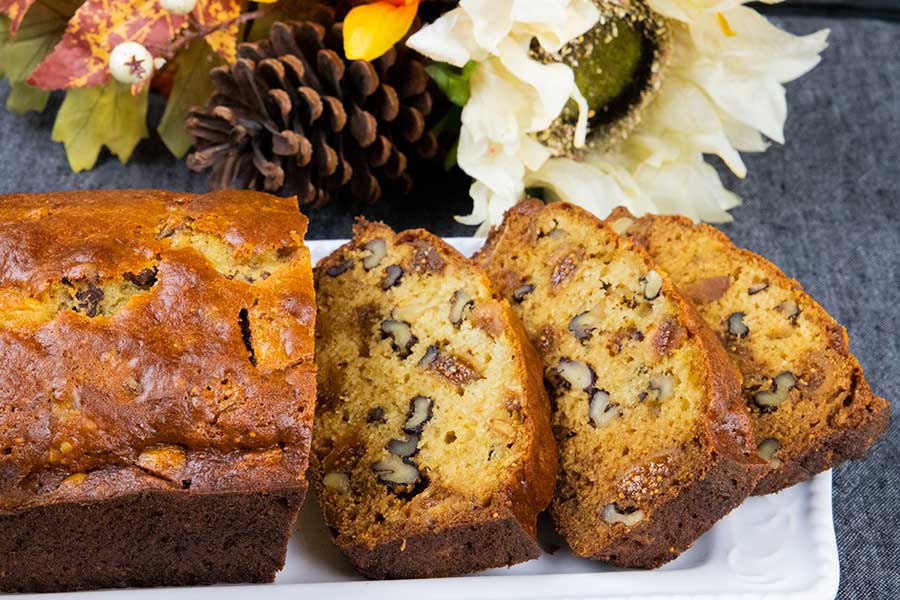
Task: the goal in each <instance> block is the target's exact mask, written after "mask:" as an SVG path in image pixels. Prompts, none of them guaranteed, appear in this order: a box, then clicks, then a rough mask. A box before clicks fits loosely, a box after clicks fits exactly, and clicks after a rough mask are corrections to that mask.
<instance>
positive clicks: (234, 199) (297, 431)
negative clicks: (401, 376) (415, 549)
mask: <svg viewBox="0 0 900 600" xmlns="http://www.w3.org/2000/svg"><path fill="white" fill-rule="evenodd" d="M305 231H306V219H305V218H304V217H303V216H302V215H301V214H300V213H299V212H298V211H297V209H296V204H295V201H293V200H287V199H278V198H274V197H270V196H266V195H263V194H257V193H251V192H222V193H213V194H207V195H202V196H196V195H191V194H176V193H168V192H157V191H102V192H100V191H98V192H68V193H61V194H44V195H14V196H4V197H2V198H0V356H2V361H0V589H2V590H4V591H29V592H34V591H41V592H47V591H61V590H77V589H88V588H100V587H120V586H153V585H193V584H204V583H214V582H265V581H271V580H272V579H273V578H274V576H275V573H276V571H278V570H279V569H280V568H281V567H282V565H283V563H284V557H285V550H286V545H287V539H288V536H289V535H290V533H291V529H292V526H293V523H294V521H295V518H296V515H297V511H298V508H299V506H300V503H301V501H302V498H303V495H304V492H305V490H306V484H305V479H304V473H305V471H306V467H307V460H308V455H309V445H310V439H311V431H310V430H311V425H312V417H313V413H314V397H315V364H314V351H313V342H314V328H315V323H314V321H315V295H314V292H313V286H312V271H311V268H310V258H309V252H308V251H307V249H306V247H305V246H304V242H303V236H304V234H305Z"/></svg>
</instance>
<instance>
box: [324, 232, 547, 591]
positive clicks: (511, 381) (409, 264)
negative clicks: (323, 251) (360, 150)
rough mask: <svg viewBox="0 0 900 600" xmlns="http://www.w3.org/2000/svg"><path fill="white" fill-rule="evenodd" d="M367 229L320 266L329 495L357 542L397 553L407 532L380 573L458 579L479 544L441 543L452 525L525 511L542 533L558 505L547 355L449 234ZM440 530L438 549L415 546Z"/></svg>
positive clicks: (525, 525) (345, 534)
mask: <svg viewBox="0 0 900 600" xmlns="http://www.w3.org/2000/svg"><path fill="white" fill-rule="evenodd" d="M354 233H355V235H354V238H353V241H352V242H351V243H350V244H349V245H347V246H344V247H343V248H340V249H339V250H337V251H336V252H335V253H334V254H332V255H331V256H330V257H328V258H327V259H325V260H323V261H322V263H320V264H319V265H318V266H317V267H316V286H317V295H318V307H319V316H318V328H317V332H316V335H317V349H316V361H317V365H318V369H319V370H318V385H319V402H318V406H317V410H316V427H315V433H314V442H313V453H314V461H315V462H316V463H317V464H316V466H315V468H314V469H313V473H314V478H315V479H316V481H317V484H318V485H317V492H318V494H319V498H320V503H321V505H322V508H323V511H324V513H325V518H326V521H327V522H328V523H329V524H330V525H331V527H332V528H333V529H332V530H333V533H334V534H335V536H336V541H337V543H338V545H339V546H341V547H342V548H344V549H345V550H347V549H349V548H353V547H356V548H363V549H375V548H381V549H382V550H383V551H384V552H387V553H390V552H391V551H390V550H387V549H386V546H385V545H386V544H388V543H389V542H391V541H394V542H396V544H395V546H396V548H399V550H400V551H401V552H403V554H404V555H408V556H406V557H404V556H400V557H399V558H397V559H396V561H394V564H392V565H391V566H389V567H388V568H387V571H385V570H380V571H376V572H371V571H370V572H368V573H367V574H369V575H371V576H386V575H387V576H410V575H415V574H418V575H423V574H432V575H434V574H450V572H451V569H452V568H453V567H452V565H455V564H458V563H461V562H466V561H460V557H458V556H456V555H458V554H460V553H466V552H468V553H470V554H471V553H472V550H471V546H470V549H469V550H465V548H466V545H465V543H462V544H457V545H458V546H459V547H455V548H453V547H446V548H445V549H443V550H439V549H438V550H436V549H435V545H437V544H439V541H437V540H439V539H440V535H441V532H442V531H447V530H449V529H452V528H454V527H458V526H462V527H463V528H464V529H465V530H469V529H471V533H468V534H466V535H465V536H463V537H464V538H465V537H466V536H475V537H477V530H478V529H479V527H480V525H479V524H480V523H485V522H491V521H497V522H502V521H503V520H504V519H509V518H514V519H516V520H518V522H519V525H517V526H516V527H521V528H522V529H524V531H525V532H527V533H528V535H530V536H531V537H532V538H533V536H534V528H535V518H536V516H537V513H538V512H539V511H540V510H542V509H543V508H544V507H545V506H546V504H547V503H548V502H549V500H550V495H551V493H552V489H553V481H554V477H555V469H556V461H555V449H554V448H553V441H552V436H551V434H550V427H549V421H548V407H547V399H546V395H545V394H544V391H543V388H542V386H541V383H540V380H539V379H538V378H536V377H534V375H533V374H534V372H535V370H534V369H531V368H529V365H531V366H533V365H534V364H536V358H535V357H534V356H533V354H530V355H529V354H528V353H529V352H531V349H530V348H529V347H527V345H526V344H523V339H524V335H523V336H522V337H519V334H518V333H517V330H516V328H515V327H516V326H515V325H514V324H513V319H514V317H513V315H512V312H511V311H510V309H509V306H508V304H507V303H506V301H504V300H502V299H498V298H495V297H494V295H493V293H492V289H491V285H490V282H489V281H488V279H487V277H486V275H485V274H484V272H483V271H482V270H481V269H480V268H478V267H476V266H475V265H473V264H471V263H470V262H469V261H467V260H466V259H464V258H463V257H462V256H461V255H459V254H458V253H457V252H456V251H455V250H453V249H452V248H450V247H449V246H446V245H445V244H444V243H443V242H442V241H441V240H439V239H437V238H435V237H433V236H431V235H430V234H428V233H426V232H423V231H410V232H404V233H400V234H395V233H394V232H393V231H391V230H390V229H389V228H388V227H386V226H384V225H381V224H375V223H367V222H361V223H360V224H358V225H357V226H356V227H355V229H354ZM519 327H520V326H519ZM529 358H530V360H531V361H532V362H531V363H528V360H529ZM431 535H433V536H435V541H434V542H433V543H431V542H429V543H428V544H425V545H426V546H427V547H428V548H429V550H428V552H431V554H430V555H429V556H428V557H422V556H414V555H415V554H416V552H418V550H417V551H416V552H411V551H410V550H406V551H405V552H404V549H405V548H406V547H407V540H409V542H410V544H412V540H416V539H420V540H421V539H429V538H428V536H431ZM454 535H455V534H454ZM423 536H425V537H424V538H423ZM463 542H465V540H463ZM482 542H483V540H482ZM495 543H498V544H499V543H500V540H495ZM531 546H534V541H533V539H532V540H531V542H530V546H526V547H525V550H527V553H529V554H530V553H531V552H532V550H531ZM416 547H417V548H418V545H416ZM396 548H395V549H396ZM534 548H535V549H534V551H536V546H535V547H534ZM521 551H522V549H516V550H514V551H513V554H510V555H507V554H506V553H504V554H503V557H502V558H500V559H499V561H498V560H497V559H496V558H493V557H492V558H491V559H489V560H494V561H495V563H496V564H506V563H508V562H511V561H512V557H514V556H516V555H517V554H518V553H520V552H521ZM440 552H444V555H443V556H444V558H443V562H444V563H446V564H441V562H442V559H441V558H440ZM504 552H505V551H504ZM351 560H353V556H352V553H351ZM422 560H424V561H425V562H430V563H431V564H413V563H416V561H422ZM467 560H468V559H467ZM517 560H521V559H517ZM356 562H357V566H358V567H361V565H360V564H359V562H360V561H356ZM363 562H364V561H363ZM404 563H409V564H404ZM467 564H468V567H469V568H472V567H473V564H472V563H471V562H468V563H467ZM477 566H480V568H484V567H486V566H492V565H490V564H483V565H477ZM362 567H363V570H365V569H364V565H362Z"/></svg>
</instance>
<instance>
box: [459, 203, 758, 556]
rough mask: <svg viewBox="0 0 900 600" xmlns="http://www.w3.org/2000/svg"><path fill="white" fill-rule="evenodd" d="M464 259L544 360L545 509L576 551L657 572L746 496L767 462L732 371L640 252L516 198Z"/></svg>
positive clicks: (583, 220)
mask: <svg viewBox="0 0 900 600" xmlns="http://www.w3.org/2000/svg"><path fill="white" fill-rule="evenodd" d="M475 260H476V261H478V262H479V263H480V264H482V265H483V266H484V267H485V268H486V269H487V271H488V273H489V274H490V276H491V279H492V280H493V281H495V282H499V285H500V286H501V287H502V290H503V293H504V295H505V296H506V297H508V298H509V299H510V300H511V301H512V302H513V303H514V307H515V309H516V310H517V312H518V314H519V315H520V316H521V318H522V322H523V324H524V325H525V329H526V331H527V332H528V335H529V337H530V338H531V341H532V343H533V344H534V345H535V346H536V348H537V351H538V353H539V354H540V355H541V358H542V359H543V364H544V369H545V378H546V381H547V385H548V387H549V388H550V390H551V398H553V400H552V410H553V414H552V422H553V427H554V434H555V436H556V441H557V444H558V449H559V460H560V473H559V478H558V482H557V489H556V494H555V497H554V499H553V503H552V509H551V510H552V514H553V518H554V520H555V522H556V525H557V528H558V529H559V531H560V533H561V534H562V535H563V536H564V537H565V539H566V541H567V542H568V543H569V545H570V546H571V547H572V550H573V551H574V552H575V553H576V554H578V555H581V556H586V557H590V558H594V559H601V560H605V561H609V562H612V563H614V564H618V565H622V566H628V567H645V568H651V567H656V566H659V565H661V564H663V563H665V562H667V561H668V560H671V559H672V558H675V557H676V556H678V554H679V553H681V552H682V551H684V550H685V549H687V548H688V547H689V546H690V545H691V544H692V543H693V542H694V540H696V539H697V537H699V536H700V535H701V534H702V533H703V532H704V531H706V530H707V529H709V527H710V526H712V524H713V523H715V522H716V521H717V520H718V519H720V518H721V517H723V516H724V515H726V514H727V513H728V512H729V511H731V510H732V509H733V508H735V507H736V506H737V505H738V504H740V503H741V501H742V500H743V499H744V498H745V497H746V496H747V495H748V494H749V493H750V491H751V490H752V489H753V486H754V485H755V483H756V481H757V480H758V479H759V478H760V477H761V476H762V475H763V473H764V472H765V470H766V465H765V463H764V462H763V461H762V460H760V459H758V458H757V457H756V456H755V454H756V452H755V451H756V445H755V443H754V442H753V436H752V433H751V430H750V423H749V417H748V415H747V409H746V406H744V404H743V402H742V401H741V399H740V393H739V392H740V375H739V374H738V373H737V371H736V370H735V369H734V367H733V366H732V365H731V363H730V362H729V360H728V358H727V356H726V354H725V351H724V350H723V349H722V347H721V346H720V345H719V343H718V342H717V341H716V339H715V336H714V335H713V334H712V332H710V331H709V329H708V328H706V326H705V325H704V324H703V322H702V320H701V319H700V318H699V316H697V314H696V313H695V311H694V310H693V309H692V308H691V307H690V305H689V304H688V303H687V302H685V301H684V300H682V298H681V296H680V295H679V294H678V293H677V292H676V291H675V289H674V288H673V286H672V285H671V283H670V282H669V280H668V278H667V277H666V276H665V275H664V274H663V273H662V272H661V271H659V270H658V269H657V268H656V267H655V265H654V264H653V263H652V261H651V260H650V258H649V257H648V256H647V255H646V253H645V252H644V251H642V250H640V249H637V248H634V247H633V246H632V244H630V243H629V242H627V241H625V240H623V239H621V238H620V237H619V236H618V235H616V234H615V233H614V232H613V231H612V230H611V229H609V228H608V227H607V226H605V225H604V224H603V223H602V222H601V221H599V220H598V219H597V218H595V217H594V216H593V215H591V214H589V213H587V212H585V211H583V210H581V209H579V208H577V207H575V206H572V205H570V204H564V203H554V204H550V205H547V206H544V204H543V203H541V202H540V201H537V200H527V201H524V202H521V203H519V204H518V205H516V206H515V207H514V208H512V209H510V211H509V212H507V214H506V217H505V218H504V221H503V223H502V224H501V225H500V227H499V228H497V229H495V230H494V231H492V232H491V234H490V236H489V237H488V240H487V243H486V244H485V246H484V248H483V249H482V250H481V251H480V252H479V253H478V255H477V256H476V258H475Z"/></svg>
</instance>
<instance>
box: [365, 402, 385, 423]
mask: <svg viewBox="0 0 900 600" xmlns="http://www.w3.org/2000/svg"><path fill="white" fill-rule="evenodd" d="M366 423H369V424H373V423H378V424H382V425H383V424H385V423H387V419H386V418H385V416H384V408H382V407H380V406H375V407H373V408H370V409H369V412H368V413H367V414H366Z"/></svg>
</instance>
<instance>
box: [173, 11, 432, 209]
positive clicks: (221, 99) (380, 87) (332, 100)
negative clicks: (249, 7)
mask: <svg viewBox="0 0 900 600" xmlns="http://www.w3.org/2000/svg"><path fill="white" fill-rule="evenodd" d="M342 35H343V34H342V28H341V25H340V24H335V23H326V24H321V23H316V22H311V21H303V22H300V23H293V24H287V23H275V24H274V25H273V26H272V29H271V32H270V35H269V38H267V39H264V40H261V41H259V42H257V43H247V44H241V45H240V46H239V47H238V60H237V61H236V62H235V63H234V64H233V65H230V66H223V67H217V68H216V69H213V71H212V72H211V77H212V80H213V83H214V85H215V88H216V92H215V94H214V96H213V97H212V99H211V100H210V102H209V104H208V106H207V107H206V108H203V109H194V110H193V111H192V112H191V113H190V115H189V117H188V120H187V123H186V125H187V128H188V131H189V132H190V133H191V135H192V136H193V137H194V142H195V150H194V152H192V153H191V154H190V155H189V156H188V166H189V167H190V168H191V169H192V170H195V171H204V170H209V184H210V187H212V188H250V189H258V190H264V191H267V192H276V193H277V192H282V193H295V194H297V196H298V197H299V200H300V202H301V203H302V204H314V205H322V204H325V203H327V202H329V201H330V200H332V199H333V198H334V197H335V196H337V195H339V194H340V193H343V192H344V191H349V192H350V193H351V194H352V195H353V196H354V197H356V198H358V199H361V200H364V201H369V202H374V201H375V200H378V199H379V198H380V197H381V195H382V190H383V188H390V189H391V190H395V191H398V192H400V193H406V192H408V191H409V189H410V188H411V187H412V177H411V176H410V172H409V170H410V166H411V162H413V161H418V160H421V159H433V158H435V157H436V156H437V155H438V154H439V151H440V148H439V145H438V141H437V139H436V138H435V136H434V134H433V133H431V132H430V131H428V125H429V123H428V117H429V115H431V110H432V106H433V102H434V98H433V97H432V94H433V93H434V87H433V86H432V84H431V83H430V81H429V78H428V75H427V74H426V73H425V68H424V65H423V64H422V62H421V60H420V59H419V57H417V56H416V55H415V54H414V53H413V52H411V51H410V50H408V49H406V48H405V47H404V46H403V45H402V44H399V45H398V46H397V47H395V48H394V49H392V50H390V51H389V52H388V53H387V54H385V55H384V56H382V57H381V58H379V59H377V60H375V61H373V62H367V61H347V60H346V59H345V58H344V56H343V49H342V48H343V37H342Z"/></svg>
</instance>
